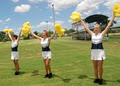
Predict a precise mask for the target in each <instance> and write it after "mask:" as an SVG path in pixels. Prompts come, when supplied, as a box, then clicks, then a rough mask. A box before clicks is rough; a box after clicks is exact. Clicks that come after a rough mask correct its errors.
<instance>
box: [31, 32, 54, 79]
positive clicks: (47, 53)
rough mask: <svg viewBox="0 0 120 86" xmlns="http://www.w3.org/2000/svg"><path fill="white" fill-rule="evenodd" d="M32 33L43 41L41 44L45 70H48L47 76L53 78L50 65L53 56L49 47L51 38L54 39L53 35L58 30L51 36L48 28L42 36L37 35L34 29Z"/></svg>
mask: <svg viewBox="0 0 120 86" xmlns="http://www.w3.org/2000/svg"><path fill="white" fill-rule="evenodd" d="M31 34H32V36H34V37H35V38H37V39H38V40H40V41H41V42H40V44H41V46H42V57H43V61H44V65H45V70H46V75H45V78H52V72H51V67H50V61H51V58H52V56H51V50H50V48H49V45H50V41H51V39H53V37H54V36H55V34H56V31H55V32H54V34H53V35H52V36H51V37H48V32H47V31H46V30H44V31H43V33H42V37H39V36H37V35H35V34H34V33H33V32H32V31H31Z"/></svg>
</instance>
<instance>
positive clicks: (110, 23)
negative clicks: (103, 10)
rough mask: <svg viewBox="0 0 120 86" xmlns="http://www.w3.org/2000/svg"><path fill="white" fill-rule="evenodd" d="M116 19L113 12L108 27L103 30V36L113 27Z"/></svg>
mask: <svg viewBox="0 0 120 86" xmlns="http://www.w3.org/2000/svg"><path fill="white" fill-rule="evenodd" d="M114 19H115V16H114V14H113V16H112V19H111V20H110V22H109V23H108V25H107V27H106V28H105V30H104V31H103V32H102V36H104V35H105V34H106V33H107V31H108V30H109V28H110V27H111V25H112V23H113V21H114Z"/></svg>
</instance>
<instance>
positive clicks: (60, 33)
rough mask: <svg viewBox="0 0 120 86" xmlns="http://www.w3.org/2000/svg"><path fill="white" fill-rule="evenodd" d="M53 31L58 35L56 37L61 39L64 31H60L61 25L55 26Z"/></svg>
mask: <svg viewBox="0 0 120 86" xmlns="http://www.w3.org/2000/svg"><path fill="white" fill-rule="evenodd" d="M55 30H56V32H57V33H58V36H59V37H61V36H62V35H63V34H64V31H65V30H64V29H62V27H61V24H55Z"/></svg>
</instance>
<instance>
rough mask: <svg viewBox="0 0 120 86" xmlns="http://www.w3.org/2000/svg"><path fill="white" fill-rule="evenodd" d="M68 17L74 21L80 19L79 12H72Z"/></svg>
mask: <svg viewBox="0 0 120 86" xmlns="http://www.w3.org/2000/svg"><path fill="white" fill-rule="evenodd" d="M70 19H71V20H72V21H74V22H79V21H80V20H81V14H79V13H77V12H73V13H72V15H71V16H70Z"/></svg>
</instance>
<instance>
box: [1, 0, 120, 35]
mask: <svg viewBox="0 0 120 86" xmlns="http://www.w3.org/2000/svg"><path fill="white" fill-rule="evenodd" d="M115 3H120V0H0V30H1V31H2V30H3V29H5V28H12V29H13V31H14V32H15V33H18V32H19V30H20V28H21V26H22V24H24V22H27V21H29V22H30V24H31V28H32V31H38V32H42V31H43V30H44V29H46V30H47V25H48V29H49V30H54V23H53V10H52V4H54V10H55V21H56V23H60V24H61V25H62V27H63V28H68V29H70V28H71V24H72V21H71V20H70V16H71V13H72V12H73V11H76V12H79V13H81V14H82V18H86V17H88V16H90V15H94V14H103V15H106V16H108V17H109V18H111V17H112V8H113V5H114V4H115ZM115 20H116V21H117V24H116V25H114V26H118V25H119V26H120V18H116V19H115ZM46 21H48V23H47V22H46Z"/></svg>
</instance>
